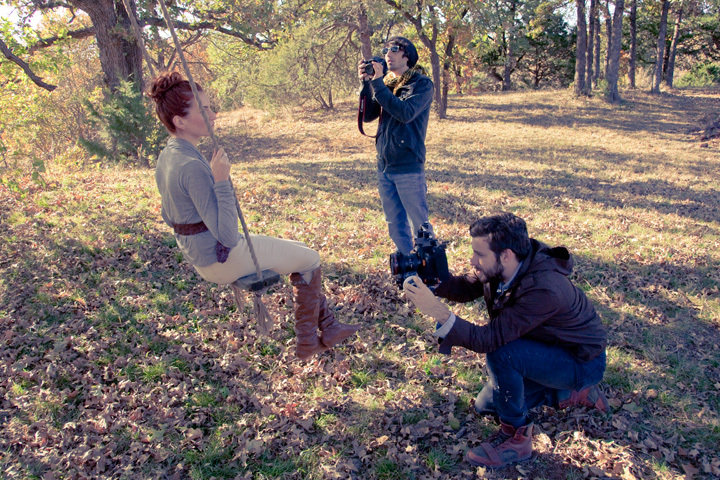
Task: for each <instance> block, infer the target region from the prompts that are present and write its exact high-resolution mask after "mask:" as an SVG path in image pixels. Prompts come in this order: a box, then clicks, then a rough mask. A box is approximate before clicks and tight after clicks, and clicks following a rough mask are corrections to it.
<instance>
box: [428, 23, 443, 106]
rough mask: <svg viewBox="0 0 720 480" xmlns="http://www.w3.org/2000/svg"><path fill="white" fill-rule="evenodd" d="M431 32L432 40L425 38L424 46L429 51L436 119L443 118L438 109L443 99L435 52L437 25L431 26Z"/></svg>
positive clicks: (438, 62) (438, 64) (438, 60)
mask: <svg viewBox="0 0 720 480" xmlns="http://www.w3.org/2000/svg"><path fill="white" fill-rule="evenodd" d="M432 31H433V38H432V39H429V38H427V36H425V38H426V39H427V40H428V41H427V43H425V42H424V43H425V46H426V47H428V49H429V50H430V66H431V68H432V80H433V83H434V84H435V89H434V90H435V91H434V92H433V93H434V95H435V111H436V112H437V114H438V118H445V112H441V111H440V110H439V109H440V108H441V106H442V103H443V99H442V89H441V88H440V86H441V85H442V83H441V82H442V80H441V78H440V56H439V55H438V52H437V25H433V28H432Z"/></svg>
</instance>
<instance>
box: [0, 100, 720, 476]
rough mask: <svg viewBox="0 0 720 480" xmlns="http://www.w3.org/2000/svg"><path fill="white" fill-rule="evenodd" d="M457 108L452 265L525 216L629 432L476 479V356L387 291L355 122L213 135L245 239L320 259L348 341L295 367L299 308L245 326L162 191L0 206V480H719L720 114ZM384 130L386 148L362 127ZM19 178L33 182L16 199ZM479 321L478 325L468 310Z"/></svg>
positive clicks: (445, 197)
mask: <svg viewBox="0 0 720 480" xmlns="http://www.w3.org/2000/svg"><path fill="white" fill-rule="evenodd" d="M625 98H626V102H625V103H624V104H623V105H621V106H619V107H615V108H613V107H610V106H608V105H606V104H604V103H603V102H602V101H600V100H596V99H593V100H576V99H573V98H572V97H571V96H570V95H569V94H567V93H566V92H537V93H513V94H507V95H485V96H477V97H463V98H453V99H451V107H450V110H449V115H450V118H449V119H448V120H444V121H438V120H437V119H435V118H433V119H432V120H431V124H430V130H429V132H428V181H429V199H430V207H431V219H432V221H433V223H434V225H435V229H436V231H437V232H438V234H439V236H440V237H442V239H443V240H447V241H448V242H449V256H450V263H451V267H452V269H453V270H454V271H456V272H461V271H463V270H464V269H467V268H468V265H467V263H468V262H467V259H468V255H469V241H468V238H467V225H468V224H469V223H470V221H471V220H472V219H473V218H475V217H477V216H478V215H482V214H486V213H489V212H493V211H497V210H510V211H513V212H515V213H517V214H519V215H521V216H522V217H524V218H525V219H526V220H527V221H528V226H529V229H530V231H531V235H533V236H534V237H536V238H539V239H541V240H543V241H546V242H548V243H551V244H563V245H566V246H568V247H569V248H570V249H571V251H572V252H573V253H575V254H576V255H577V269H576V272H575V273H574V276H573V280H574V281H575V282H576V283H577V284H578V285H580V286H581V287H582V288H583V289H584V290H585V291H586V292H587V293H588V295H589V297H590V298H591V299H592V300H593V302H594V303H595V305H596V306H597V309H598V311H599V312H600V313H601V315H602V317H603V321H604V323H605V324H606V326H607V328H608V330H609V332H610V346H609V360H608V363H609V365H608V370H607V373H606V377H605V382H604V383H603V388H604V389H605V391H606V392H607V394H608V397H609V398H610V402H611V405H612V407H613V413H612V415H609V416H603V415H600V414H598V413H595V412H588V411H586V410H584V409H574V410H569V411H561V412H556V411H554V410H552V409H549V408H546V409H543V410H541V411H539V412H537V421H536V424H537V425H538V429H537V431H536V435H535V438H534V445H535V450H536V455H535V456H534V457H533V459H531V460H530V461H528V462H525V463H523V464H520V465H518V466H513V467H508V468H505V469H500V470H487V471H485V470H483V469H474V468H472V467H471V466H470V465H469V464H468V463H466V462H465V461H464V460H463V456H464V452H465V451H466V450H467V448H469V447H474V446H476V445H477V444H479V443H480V442H481V441H482V440H483V438H484V437H486V436H487V435H488V434H490V433H492V432H493V431H494V430H495V428H496V425H495V423H494V421H493V420H492V418H477V417H475V416H474V415H473V414H472V413H471V410H472V408H471V405H472V399H473V397H474V395H475V394H476V393H477V392H478V391H479V390H480V388H481V387H482V385H483V383H484V381H485V379H486V376H485V373H484V370H483V366H484V356H483V355H478V354H475V353H472V352H467V351H462V350H456V351H455V352H454V354H453V355H452V356H451V357H444V356H442V355H439V354H438V353H437V347H436V346H435V344H434V342H433V340H432V337H431V335H430V332H431V329H432V325H431V323H430V322H429V321H428V320H427V319H425V318H423V317H422V316H421V315H419V314H417V313H415V312H413V311H412V310H411V308H410V306H409V305H408V304H407V303H406V302H405V300H404V298H403V296H402V294H401V293H400V292H399V291H398V290H397V288H396V287H395V285H394V283H393V281H392V279H391V278H390V276H389V274H388V271H387V267H386V263H387V256H388V255H389V254H390V253H391V252H392V246H391V242H390V240H389V239H388V237H387V235H386V231H385V225H384V222H383V218H382V212H381V209H380V205H379V199H378V197H377V193H376V191H375V176H374V165H373V160H372V158H373V145H372V143H371V140H368V139H367V138H365V137H361V136H360V135H359V134H358V133H357V132H356V131H355V125H354V104H353V103H351V102H348V103H346V104H342V105H341V106H340V108H339V109H338V111H336V112H332V113H327V112H310V113H308V112H305V113H302V114H287V115H275V116H272V115H269V114H265V113H263V112H257V111H251V110H249V109H243V110H239V111H236V112H229V113H225V114H223V115H221V117H220V120H219V124H220V130H219V133H220V137H221V138H222V142H223V144H224V145H225V146H226V147H227V149H228V150H229V153H230V156H231V158H232V159H233V163H234V165H233V172H232V174H233V176H234V178H235V184H236V187H237V189H238V193H239V197H240V201H241V205H242V206H243V209H244V213H245V216H246V218H247V220H248V223H249V224H250V228H251V231H252V232H253V233H262V234H268V235H276V236H281V237H285V238H295V239H299V240H303V241H305V242H306V243H308V244H309V245H311V246H312V247H313V248H316V249H318V250H319V251H320V252H321V255H322V257H323V260H324V270H325V282H324V289H325V291H326V293H327V295H328V298H329V299H330V301H331V303H332V304H333V306H334V308H336V310H337V315H338V316H339V317H340V318H342V319H343V320H344V321H348V322H351V323H359V324H361V325H362V329H361V330H360V332H359V334H358V336H357V338H356V339H354V340H353V341H351V342H348V343H347V345H344V346H342V347H339V348H335V349H334V350H333V351H330V352H327V353H324V354H322V355H321V356H319V357H317V358H315V359H313V360H311V361H307V362H300V361H297V360H296V359H295V358H294V357H293V351H294V334H293V322H292V300H291V295H290V289H289V287H288V286H287V284H286V283H285V284H283V285H279V286H277V287H275V288H274V289H273V291H272V292H271V294H270V295H266V296H265V297H264V301H265V304H266V306H267V307H268V309H269V311H270V312H271V313H272V314H273V315H274V317H275V318H276V326H275V328H274V330H273V331H272V332H271V336H270V337H260V336H258V335H257V334H256V331H255V328H254V326H253V319H252V308H251V303H250V302H247V303H246V306H245V307H244V308H243V309H242V310H241V311H238V309H237V308H236V307H235V305H234V303H233V298H232V295H231V292H230V290H229V289H227V288H225V287H218V286H215V285H210V284H207V283H203V282H201V281H200V279H199V278H198V276H197V275H196V274H195V273H194V272H193V270H192V268H191V267H189V266H188V265H187V264H186V263H184V262H183V261H182V256H181V255H180V253H179V252H178V250H177V248H176V246H175V242H174V240H173V237H172V235H171V234H170V233H169V231H168V229H167V227H166V226H165V225H163V224H162V223H161V221H160V218H159V198H158V196H157V194H156V192H155V187H154V180H153V172H152V171H143V170H129V169H127V170H126V169H119V168H112V169H102V168H101V169H88V170H85V171H73V169H71V168H70V166H67V165H65V166H62V165H51V166H50V171H49V172H47V173H46V175H45V179H46V180H47V182H48V183H47V185H46V186H44V187H42V188H41V187H38V186H37V185H36V184H34V183H33V182H31V181H30V180H29V179H20V180H19V185H20V187H21V188H14V187H15V185H14V184H12V183H4V184H2V185H0V218H1V219H2V222H1V223H0V299H1V303H0V478H6V479H20V478H23V479H24V478H42V479H47V480H50V479H74V478H118V479H120V478H127V479H131V478H133V479H134V478H148V479H151V478H152V479H155V478H177V479H181V478H193V479H210V478H216V479H223V478H241V479H270V478H283V479H296V478H310V479H326V478H356V479H430V478H433V479H434V478H443V479H452V478H469V477H472V476H473V475H478V476H484V477H485V478H491V479H500V478H533V479H541V478H545V479H581V478H621V479H626V480H627V479H633V478H642V479H646V478H662V479H666V478H683V477H685V478H718V477H720V453H719V452H718V450H719V449H718V445H720V417H719V414H720V346H719V345H720V331H719V329H720V273H719V272H720V218H719V216H718V211H719V208H720V193H719V192H718V188H717V185H718V183H717V182H718V177H720V153H719V149H720V143H719V142H720V139H710V140H709V141H707V142H706V143H705V144H701V143H700V141H699V140H698V139H697V138H696V137H693V136H692V135H691V134H689V133H688V132H691V131H693V129H697V128H698V127H699V126H700V123H701V121H702V118H707V116H708V115H712V114H713V112H715V113H716V112H717V111H718V110H720V100H719V99H718V98H719V97H718V92H700V91H696V92H682V91H674V92H673V93H672V94H663V95H661V96H649V95H646V94H643V93H630V92H626V93H625ZM370 130H372V127H371V128H370ZM16 180H17V179H16ZM452 308H453V309H454V310H455V311H456V312H458V313H459V314H460V315H462V316H464V317H466V318H470V319H472V320H473V321H476V322H483V321H485V315H484V313H483V305H482V302H477V303H475V304H473V305H453V306H452Z"/></svg>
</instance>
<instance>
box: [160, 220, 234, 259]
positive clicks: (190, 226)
mask: <svg viewBox="0 0 720 480" xmlns="http://www.w3.org/2000/svg"><path fill="white" fill-rule="evenodd" d="M173 230H175V233H177V234H178V235H197V234H198V233H203V232H207V231H208V230H210V229H209V228H208V227H207V225H205V222H198V223H173ZM229 254H230V249H229V248H228V247H226V246H225V245H223V244H222V243H220V241H218V242H217V243H216V244H215V258H217V261H218V262H220V263H225V261H226V260H227V259H228V255H229Z"/></svg>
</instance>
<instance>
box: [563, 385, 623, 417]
mask: <svg viewBox="0 0 720 480" xmlns="http://www.w3.org/2000/svg"><path fill="white" fill-rule="evenodd" d="M575 406H582V407H588V408H597V409H598V410H600V411H601V412H603V413H608V412H609V411H610V404H609V403H608V401H607V398H605V394H604V393H603V392H602V390H600V387H598V386H597V384H595V385H591V386H589V387H585V388H583V389H582V390H580V391H579V392H577V391H575V390H573V391H572V392H570V397H569V398H566V399H565V400H560V401H559V402H558V408H560V409H564V408H568V407H575Z"/></svg>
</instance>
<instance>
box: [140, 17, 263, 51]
mask: <svg viewBox="0 0 720 480" xmlns="http://www.w3.org/2000/svg"><path fill="white" fill-rule="evenodd" d="M138 22H139V23H140V25H152V26H154V27H161V28H165V20H163V19H162V18H158V17H149V18H141V19H138ZM174 24H175V28H177V29H178V30H189V31H197V30H215V31H216V32H220V33H224V34H225V35H230V36H231V37H235V38H239V39H240V40H242V41H243V42H244V43H246V44H248V45H250V46H251V47H255V48H258V49H261V50H268V49H270V48H271V47H270V46H272V45H274V44H275V40H273V39H268V40H267V41H265V42H263V41H260V40H258V39H256V38H252V37H248V36H246V35H243V34H241V33H240V32H237V31H235V30H232V29H230V28H227V27H223V26H220V25H217V24H215V23H213V22H197V23H188V22H182V21H174Z"/></svg>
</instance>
